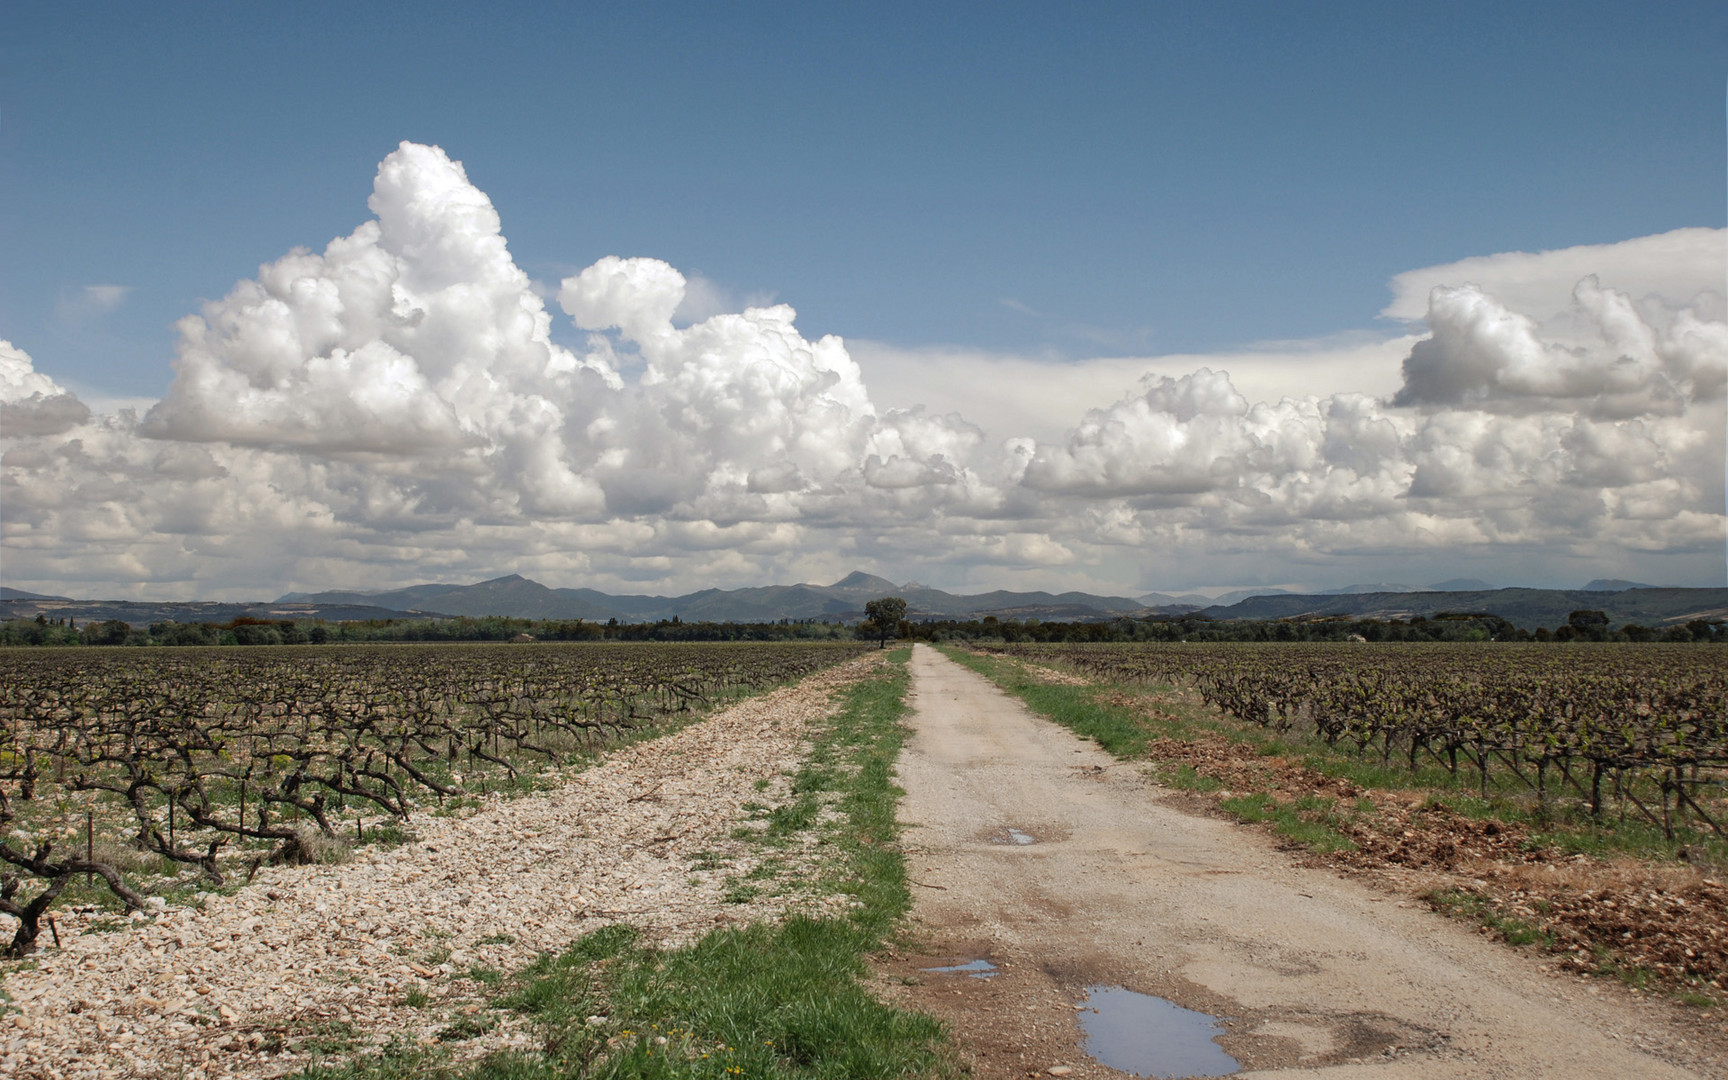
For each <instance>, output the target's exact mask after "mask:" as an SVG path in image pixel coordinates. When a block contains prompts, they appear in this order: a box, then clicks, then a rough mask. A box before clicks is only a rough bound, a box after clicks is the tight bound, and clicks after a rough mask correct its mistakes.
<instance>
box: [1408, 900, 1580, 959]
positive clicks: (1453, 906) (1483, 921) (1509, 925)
mask: <svg viewBox="0 0 1728 1080" xmlns="http://www.w3.org/2000/svg"><path fill="white" fill-rule="evenodd" d="M1424 899H1425V900H1427V901H1428V902H1429V903H1430V904H1432V905H1433V906H1434V910H1435V911H1439V912H1442V913H1444V914H1446V915H1450V916H1452V917H1453V918H1457V919H1464V920H1467V921H1470V922H1475V923H1477V924H1479V925H1481V926H1486V927H1488V928H1489V929H1490V930H1493V931H1494V933H1495V934H1496V935H1497V936H1498V937H1500V938H1501V939H1502V940H1504V941H1505V942H1506V943H1507V944H1509V945H1540V946H1542V947H1543V948H1547V947H1548V946H1551V945H1553V944H1554V938H1553V936H1552V935H1550V934H1547V933H1545V932H1543V931H1542V930H1539V929H1537V928H1536V927H1534V926H1531V925H1530V924H1529V923H1527V922H1525V921H1524V920H1523V919H1520V918H1518V917H1517V916H1515V915H1507V914H1505V913H1503V912H1501V911H1500V910H1499V909H1497V908H1496V907H1495V906H1494V904H1493V902H1492V901H1491V900H1489V899H1488V898H1487V897H1485V896H1478V895H1477V894H1475V893H1473V892H1468V891H1466V890H1463V889H1440V890H1436V891H1435V892H1431V893H1429V894H1428V895H1427V896H1426V897H1424Z"/></svg>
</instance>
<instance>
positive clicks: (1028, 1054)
mask: <svg viewBox="0 0 1728 1080" xmlns="http://www.w3.org/2000/svg"><path fill="white" fill-rule="evenodd" d="M912 670H913V674H914V679H915V682H914V695H915V696H914V701H913V703H914V706H915V709H916V714H915V718H914V721H913V723H914V727H915V734H914V737H913V738H912V740H911V741H910V742H909V744H908V745H907V748H906V750H905V752H904V753H903V755H902V757H901V760H900V764H899V774H900V783H901V784H902V786H904V787H905V789H906V792H907V795H906V799H905V802H904V804H903V809H902V811H901V815H902V820H904V821H905V822H907V823H908V824H909V825H911V826H912V828H911V829H909V830H908V832H907V843H908V845H909V847H910V848H911V851H912V855H911V858H910V864H909V870H910V873H911V877H912V878H913V880H914V882H915V883H916V885H915V887H914V889H913V892H914V893H915V894H916V895H915V896H914V902H915V907H914V918H915V920H916V922H915V923H914V927H915V930H916V931H917V933H919V934H920V935H921V938H922V940H923V941H924V942H925V943H926V944H925V945H924V946H923V952H922V954H921V955H918V956H908V957H902V958H899V959H898V960H897V961H895V963H894V965H893V968H892V971H891V974H893V975H896V976H899V977H901V978H903V979H905V980H907V981H909V982H913V983H914V985H910V986H908V987H907V988H906V989H905V990H904V991H903V993H904V995H905V997H906V998H907V999H908V1001H909V1003H910V1004H914V1005H917V1006H919V1007H922V1008H927V1009H931V1010H933V1011H935V1012H937V1013H938V1014H939V1015H942V1016H943V1017H944V1018H945V1019H947V1020H948V1021H949V1022H950V1023H951V1024H952V1025H953V1027H954V1029H955V1031H956V1034H957V1036H958V1038H959V1040H960V1042H961V1044H962V1046H963V1047H964V1048H965V1051H964V1052H965V1053H966V1055H967V1057H968V1058H969V1060H970V1061H971V1063H972V1066H973V1068H974V1069H975V1070H976V1072H977V1073H978V1074H979V1075H982V1076H1026V1075H1028V1074H1030V1073H1043V1072H1045V1071H1046V1070H1048V1069H1050V1068H1052V1067H1055V1068H1057V1070H1058V1072H1057V1075H1068V1074H1071V1075H1073V1076H1076V1077H1085V1076H1116V1075H1120V1074H1119V1073H1116V1072H1113V1071H1111V1070H1109V1069H1107V1068H1105V1067H1103V1066H1102V1065H1100V1064H1098V1063H1096V1062H1095V1061H1093V1059H1091V1058H1090V1057H1088V1056H1087V1054H1086V1053H1085V1052H1084V1051H1083V1050H1082V1049H1081V1042H1082V1039H1083V1037H1084V1033H1083V1032H1082V1030H1081V1025H1080V1016H1079V1014H1078V1013H1077V1011H1076V1008H1075V1005H1076V1004H1077V1003H1080V1002H1081V1001H1082V1000H1083V999H1084V997H1085V994H1086V989H1087V988H1088V987H1091V986H1120V987H1126V988H1128V989H1130V990H1134V991H1139V992H1142V993H1146V994H1152V995H1156V996H1159V997H1162V998H1166V999H1169V1000H1171V1001H1174V1002H1176V1003H1177V1004H1179V1005H1182V1006H1186V1007H1188V1008H1192V1009H1197V1010H1201V1011H1204V1012H1207V1013H1211V1014H1214V1015H1217V1016H1222V1017H1228V1018H1230V1019H1229V1020H1228V1021H1227V1023H1226V1024H1225V1029H1226V1033H1225V1034H1224V1035H1223V1036H1222V1037H1221V1039H1220V1042H1221V1044H1222V1046H1223V1047H1224V1048H1225V1049H1226V1050H1227V1051H1229V1052H1230V1053H1231V1054H1232V1055H1234V1056H1235V1057H1236V1059H1237V1060H1239V1061H1240V1062H1241V1063H1242V1065H1243V1068H1244V1070H1245V1071H1244V1073H1243V1074H1242V1075H1253V1074H1254V1071H1255V1070H1288V1073H1287V1075H1288V1074H1295V1075H1303V1076H1324V1077H1333V1076H1337V1077H1346V1076H1348V1077H1368V1076H1372V1077H1376V1078H1388V1080H1391V1078H1399V1077H1418V1076H1419V1077H1423V1078H1434V1077H1472V1078H1475V1077H1508V1078H1511V1077H1567V1078H1575V1080H1581V1078H1591V1077H1601V1078H1604V1080H1629V1078H1634V1077H1636V1078H1639V1080H1660V1078H1670V1077H1673V1078H1678V1077H1710V1076H1723V1075H1728V1066H1725V1065H1724V1063H1723V1061H1722V1060H1721V1059H1720V1058H1719V1057H1713V1056H1712V1054H1711V1052H1710V1051H1709V1050H1708V1049H1706V1048H1704V1047H1701V1046H1699V1045H1698V1044H1697V1042H1696V1040H1691V1041H1688V1039H1687V1035H1686V1033H1685V1032H1684V1031H1683V1030H1681V1029H1680V1028H1679V1027H1677V1026H1672V1025H1671V1024H1670V1023H1669V1021H1668V1019H1667V1016H1668V1013H1667V1007H1666V1006H1665V1005H1662V1004H1660V1003H1644V1002H1638V1001H1635V1000H1633V999H1631V998H1630V996H1629V995H1626V994H1623V993H1621V992H1619V990H1618V989H1617V988H1615V987H1602V986H1593V985H1588V984H1584V983H1582V982H1580V980H1578V979H1576V978H1567V977H1561V976H1554V975H1548V974H1544V973H1543V972H1542V971H1541V970H1539V967H1538V964H1539V961H1538V960H1537V959H1535V958H1533V957H1530V956H1527V955H1524V954H1519V953H1515V952H1513V951H1512V950H1510V949H1507V948H1505V947H1504V946H1500V945H1496V944H1494V943H1492V942H1489V941H1486V940H1484V939H1483V938H1482V937H1481V936H1480V935H1477V934H1474V933H1472V932H1471V931H1470V930H1469V929H1468V928H1467V927H1465V926H1463V925H1461V924H1459V923H1456V922H1453V921H1450V920H1447V919H1445V918H1443V917H1441V916H1439V915H1436V914H1433V913H1432V912H1429V911H1427V910H1426V909H1424V908H1421V907H1419V906H1418V905H1416V904H1414V903H1407V902H1405V901H1402V900H1400V899H1399V898H1397V897H1395V896H1389V895H1384V894H1382V893H1378V892H1375V891H1373V890H1372V889H1370V888H1368V887H1367V886H1365V885H1363V884H1360V883H1358V882H1356V881H1352V880H1348V879H1345V878H1342V877H1340V876H1338V875H1337V874H1335V873H1333V872H1329V871H1323V870H1315V869H1307V868H1302V867H1299V866H1296V865H1294V864H1293V863H1292V862H1291V860H1290V858H1289V856H1287V855H1285V854H1283V853H1281V852H1279V851H1277V850H1276V849H1275V848H1274V846H1273V845H1272V843H1271V841H1270V840H1268V839H1266V838H1265V837H1263V836H1261V835H1260V834H1258V833H1256V832H1255V831H1253V830H1250V829H1246V828H1243V827H1240V826H1237V825H1234V824H1231V823H1229V822H1224V821H1219V820H1215V819H1211V818H1206V817H1201V816H1197V815H1193V814H1189V813H1184V812H1183V811H1181V810H1180V809H1178V808H1176V806H1174V805H1172V802H1171V801H1170V800H1169V798H1168V796H1169V794H1170V793H1169V792H1168V791H1166V790H1165V789H1162V788H1159V787H1157V786H1156V785H1155V784H1153V783H1152V782H1151V781H1149V780H1148V779H1147V778H1146V776H1145V775H1144V770H1143V767H1141V766H1137V765H1133V764H1125V763H1120V762H1117V761H1116V760H1115V759H1113V758H1111V757H1110V756H1109V755H1107V754H1106V753H1104V752H1103V751H1102V750H1099V749H1098V748H1097V747H1096V746H1094V745H1093V744H1091V743H1089V742H1083V741H1081V740H1079V739H1077V738H1075V737H1074V736H1073V735H1071V734H1070V733H1068V732H1067V731H1066V730H1064V729H1062V728H1060V727H1058V726H1056V725H1055V724H1052V723H1050V722H1048V721H1045V720H1042V719H1040V718H1037V717H1034V716H1032V715H1031V714H1029V713H1028V712H1027V711H1026V710H1025V709H1024V708H1023V707H1022V706H1021V705H1020V704H1019V703H1018V702H1017V701H1015V700H1013V699H1011V698H1009V697H1008V696H1007V695H1005V694H1004V693H1002V692H1001V691H999V690H997V689H996V688H995V687H994V686H992V685H991V684H990V683H988V682H987V681H986V680H984V679H983V678H981V677H979V676H978V675H975V674H973V673H972V672H970V671H968V670H966V669H964V668H962V667H961V666H960V665H958V664H955V663H954V662H952V661H950V660H948V659H947V658H945V657H943V656H942V655H941V654H939V653H937V652H936V651H935V650H933V649H931V648H929V647H927V646H918V647H917V649H916V651H915V652H914V654H913V660H912ZM975 959H984V960H988V961H991V962H992V963H994V964H995V965H997V969H998V973H997V974H996V975H995V977H993V978H988V979H976V978H971V977H968V976H967V975H966V974H964V973H956V974H950V975H945V974H937V973H930V972H928V971H927V970H925V969H928V968H930V967H934V966H939V965H945V964H954V963H958V962H963V961H969V960H975ZM1158 1064H1159V1063H1157V1062H1145V1063H1144V1064H1143V1065H1142V1066H1141V1068H1143V1069H1145V1070H1146V1071H1152V1067H1154V1066H1157V1065H1158ZM1064 1068H1066V1069H1068V1070H1071V1073H1063V1072H1062V1069H1064Z"/></svg>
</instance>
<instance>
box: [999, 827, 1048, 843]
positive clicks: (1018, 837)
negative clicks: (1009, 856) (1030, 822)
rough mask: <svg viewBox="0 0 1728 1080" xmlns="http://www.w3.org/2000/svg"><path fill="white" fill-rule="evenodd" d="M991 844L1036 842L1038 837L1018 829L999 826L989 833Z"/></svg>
mask: <svg viewBox="0 0 1728 1080" xmlns="http://www.w3.org/2000/svg"><path fill="white" fill-rule="evenodd" d="M989 839H990V842H991V843H992V844H1021V845H1024V844H1036V843H1037V842H1038V838H1037V837H1036V836H1033V835H1032V834H1031V833H1029V832H1023V831H1022V830H1020V829H1014V828H1001V829H997V830H996V831H995V832H993V833H991V834H990V837H989Z"/></svg>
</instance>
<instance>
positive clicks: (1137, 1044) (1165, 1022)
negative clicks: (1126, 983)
mask: <svg viewBox="0 0 1728 1080" xmlns="http://www.w3.org/2000/svg"><path fill="white" fill-rule="evenodd" d="M1079 1019H1080V1027H1081V1028H1082V1029H1083V1030H1084V1031H1085V1032H1086V1039H1085V1041H1084V1043H1082V1045H1081V1049H1083V1050H1085V1051H1086V1053H1088V1054H1090V1055H1092V1057H1094V1058H1096V1059H1097V1060H1098V1061H1100V1062H1102V1063H1104V1064H1105V1065H1108V1066H1110V1067H1111V1068H1112V1069H1117V1070H1120V1071H1122V1072H1125V1073H1129V1074H1131V1075H1134V1076H1152V1077H1161V1078H1170V1077H1188V1076H1229V1075H1230V1074H1231V1073H1233V1072H1236V1071H1237V1070H1238V1069H1240V1068H1241V1067H1242V1065H1241V1063H1240V1062H1238V1061H1237V1060H1236V1059H1235V1058H1233V1057H1231V1056H1230V1055H1229V1054H1226V1053H1225V1052H1224V1049H1223V1048H1222V1047H1220V1046H1219V1045H1218V1044H1217V1043H1216V1042H1214V1041H1213V1038H1214V1037H1215V1036H1218V1035H1222V1034H1223V1033H1224V1022H1223V1021H1222V1020H1220V1019H1219V1018H1218V1017H1216V1016H1212V1015H1210V1014H1208V1013H1203V1012H1195V1011H1194V1010H1192V1009H1184V1008H1183V1007H1182V1006H1180V1005H1176V1004H1174V1003H1172V1002H1169V1001H1165V1000H1164V999H1163V998H1159V997H1153V996H1151V995H1150V994H1137V993H1135V992H1134V991H1132V990H1124V989H1122V988H1121V987H1120V986H1089V987H1087V988H1086V1003H1085V1005H1084V1006H1083V1007H1082V1008H1081V1010H1080V1014H1079Z"/></svg>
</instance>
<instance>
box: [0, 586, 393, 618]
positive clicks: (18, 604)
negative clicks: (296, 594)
mask: <svg viewBox="0 0 1728 1080" xmlns="http://www.w3.org/2000/svg"><path fill="white" fill-rule="evenodd" d="M8 592H11V593H12V594H13V595H11V596H6V597H0V620H5V619H34V618H36V616H38V615H41V616H43V617H44V618H49V619H72V620H74V621H75V622H78V623H89V622H107V621H108V620H110V619H119V620H120V621H121V622H125V623H130V624H131V625H133V626H149V625H150V624H151V623H158V622H177V623H206V622H207V623H229V622H233V621H234V620H235V619H323V620H324V621H326V622H358V621H361V620H364V619H424V618H427V615H426V614H425V613H424V612H414V611H395V610H392V609H390V608H384V607H377V606H373V605H369V604H347V603H283V602H280V601H278V602H277V603H274V604H268V603H237V604H223V603H217V602H214V601H172V600H163V601H152V600H68V599H67V598H65V597H63V596H49V597H37V598H34V599H31V598H29V597H30V595H31V594H24V595H23V596H19V595H18V591H17V590H8Z"/></svg>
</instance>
